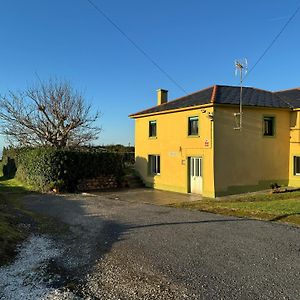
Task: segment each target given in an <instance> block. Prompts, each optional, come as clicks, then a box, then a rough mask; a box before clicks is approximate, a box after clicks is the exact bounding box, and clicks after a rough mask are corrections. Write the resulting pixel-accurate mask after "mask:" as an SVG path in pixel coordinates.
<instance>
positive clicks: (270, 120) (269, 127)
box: [263, 117, 275, 136]
mask: <svg viewBox="0 0 300 300" xmlns="http://www.w3.org/2000/svg"><path fill="white" fill-rule="evenodd" d="M263 133H264V136H274V135H275V118H274V117H264V122H263Z"/></svg>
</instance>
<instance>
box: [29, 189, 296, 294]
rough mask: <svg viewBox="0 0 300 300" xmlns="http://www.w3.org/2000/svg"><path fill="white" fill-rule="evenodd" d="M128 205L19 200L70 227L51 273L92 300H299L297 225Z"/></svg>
mask: <svg viewBox="0 0 300 300" xmlns="http://www.w3.org/2000/svg"><path fill="white" fill-rule="evenodd" d="M134 197H135V201H137V199H138V195H137V194H136V192H135V194H134ZM142 197H144V196H143V195H142V194H141V199H142ZM126 200H129V202H128V201H126ZM130 200H131V199H130V192H127V193H123V194H122V193H118V194H116V193H103V194H101V195H98V196H95V197H92V196H82V195H67V196H49V195H44V196H39V195H35V196H30V197H27V198H26V199H25V203H26V205H27V206H28V207H29V208H30V209H32V210H36V211H39V212H42V213H45V214H48V215H51V216H55V217H57V218H58V219H59V220H61V221H63V222H65V223H67V224H69V225H70V232H69V233H68V234H67V235H64V236H63V239H62V237H60V238H57V241H58V243H61V244H64V246H65V247H66V251H65V255H64V257H62V258H61V259H60V260H57V261H55V262H53V263H52V264H53V265H52V268H49V270H50V271H51V272H56V273H60V275H61V278H63V279H61V280H60V281H58V283H57V284H58V285H59V284H60V285H61V286H62V287H63V286H71V285H72V284H70V282H71V283H73V285H75V286H76V287H78V288H77V289H76V288H75V289H74V290H75V291H76V292H77V295H78V296H81V297H82V298H87V297H88V296H90V297H91V298H92V299H126V300H127V299H164V300H167V299H231V300H233V299H293V300H296V299H300V229H299V228H295V227H292V226H288V225H283V224H276V223H268V222H261V221H254V220H246V219H239V218H234V217H227V216H219V215H214V214H209V213H202V212H196V211H188V210H183V209H175V208H169V207H163V206H156V205H149V204H142V203H137V202H132V201H130ZM74 283H75V284H74Z"/></svg>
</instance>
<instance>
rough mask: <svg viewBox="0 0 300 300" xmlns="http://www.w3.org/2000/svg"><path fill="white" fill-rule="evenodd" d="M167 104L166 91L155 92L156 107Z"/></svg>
mask: <svg viewBox="0 0 300 300" xmlns="http://www.w3.org/2000/svg"><path fill="white" fill-rule="evenodd" d="M167 102H168V91H167V90H163V89H158V90H157V105H161V104H164V103H167Z"/></svg>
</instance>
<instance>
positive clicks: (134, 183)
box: [123, 174, 145, 188]
mask: <svg viewBox="0 0 300 300" xmlns="http://www.w3.org/2000/svg"><path fill="white" fill-rule="evenodd" d="M123 186H124V187H127V188H141V187H145V185H144V183H143V181H142V180H141V178H140V177H138V176H137V175H132V174H131V175H126V176H125V177H124V180H123Z"/></svg>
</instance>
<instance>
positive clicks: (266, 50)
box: [244, 6, 300, 80]
mask: <svg viewBox="0 0 300 300" xmlns="http://www.w3.org/2000/svg"><path fill="white" fill-rule="evenodd" d="M299 10H300V6H298V7H297V9H296V10H295V11H294V13H293V14H292V15H291V16H290V18H289V19H288V20H287V22H286V23H285V24H284V26H283V27H282V28H281V30H280V31H279V33H278V34H277V35H276V36H275V37H274V39H273V40H272V41H271V43H270V44H269V45H268V47H267V48H266V49H265V50H264V52H263V53H262V55H261V56H260V57H259V58H258V60H257V61H256V62H255V64H254V65H253V67H252V68H251V69H250V70H249V72H248V73H247V74H246V76H245V77H244V80H245V79H246V77H248V76H249V74H250V73H251V72H252V71H253V70H254V69H255V67H256V66H257V65H258V64H259V63H260V61H261V60H262V59H263V58H264V56H265V55H266V54H267V52H268V51H269V50H270V49H271V48H272V47H273V45H274V44H275V42H276V41H277V40H278V38H279V37H280V36H281V34H282V33H283V32H284V30H285V29H286V28H287V26H288V25H289V24H290V23H291V22H292V20H293V19H294V18H295V16H296V15H297V13H298V11H299Z"/></svg>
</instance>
